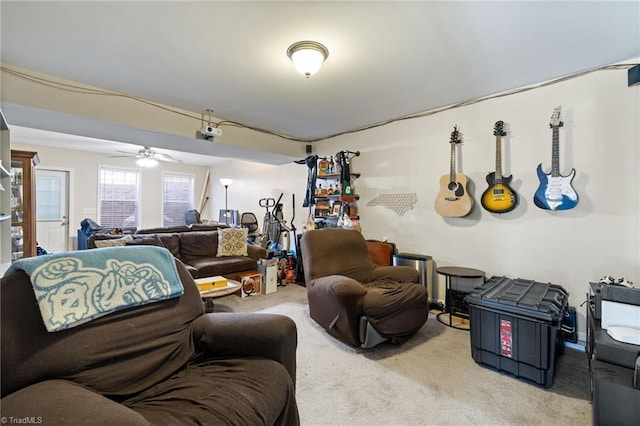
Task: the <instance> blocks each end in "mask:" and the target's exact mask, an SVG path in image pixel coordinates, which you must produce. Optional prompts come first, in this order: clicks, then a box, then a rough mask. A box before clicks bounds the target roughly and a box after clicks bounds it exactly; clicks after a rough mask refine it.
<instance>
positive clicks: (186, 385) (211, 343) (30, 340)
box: [0, 249, 299, 425]
mask: <svg viewBox="0 0 640 426" xmlns="http://www.w3.org/2000/svg"><path fill="white" fill-rule="evenodd" d="M98 250H108V249H98ZM96 251H97V250H96ZM175 262H176V266H177V269H178V276H179V278H180V280H181V281H182V283H183V287H184V294H183V295H182V296H180V297H177V298H173V299H169V300H165V301H159V302H155V303H150V304H147V305H144V306H138V307H133V308H128V309H125V310H121V311H118V312H115V313H111V314H108V315H106V316H103V317H101V318H97V319H93V320H91V321H90V322H87V323H85V324H82V325H79V326H77V327H75V328H70V329H67V330H62V331H55V332H48V331H47V330H46V329H45V326H44V324H43V319H42V317H41V315H40V311H39V307H38V303H37V302H36V299H35V296H34V291H33V289H32V286H31V283H30V279H29V276H28V275H27V274H26V273H25V272H24V271H22V270H19V271H17V272H15V273H12V274H10V275H8V276H6V277H4V278H2V281H1V284H0V289H1V292H2V297H1V309H2V310H1V322H0V327H1V330H0V331H1V339H2V342H1V343H2V347H1V352H2V353H1V355H2V383H1V385H2V395H1V396H2V400H1V401H0V403H1V405H2V416H3V419H4V418H8V419H12V418H15V419H22V418H25V417H28V418H29V419H32V420H33V422H38V423H43V424H51V425H54V424H55V425H67V424H68V425H78V424H91V425H115V424H117V425H150V424H154V425H187V424H265V425H267V424H279V425H295V424H299V418H298V411H297V406H296V401H295V377H296V345H297V334H296V326H295V323H294V322H293V321H292V320H291V319H289V318H288V317H285V316H280V315H270V314H234V313H214V314H204V313H203V304H202V300H201V298H200V295H199V293H198V290H197V287H196V285H195V283H194V281H193V279H192V277H191V275H190V274H189V272H187V270H186V268H185V267H184V265H183V264H182V263H181V262H180V261H179V260H175Z"/></svg>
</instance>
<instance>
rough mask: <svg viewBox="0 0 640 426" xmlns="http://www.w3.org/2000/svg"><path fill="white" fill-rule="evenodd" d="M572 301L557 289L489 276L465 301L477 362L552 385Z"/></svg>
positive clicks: (541, 383)
mask: <svg viewBox="0 0 640 426" xmlns="http://www.w3.org/2000/svg"><path fill="white" fill-rule="evenodd" d="M568 297H569V294H568V293H567V292H566V291H565V290H564V289H563V288H562V287H561V286H559V285H555V284H544V283H539V282H535V281H531V280H523V279H520V278H518V279H510V278H506V277H491V278H490V279H489V280H488V281H486V282H485V283H484V284H483V285H482V286H481V287H478V288H476V290H474V291H473V292H472V293H469V294H468V295H467V296H466V298H465V300H466V301H467V303H468V305H469V315H470V318H469V321H470V328H471V356H472V357H473V360H474V361H475V362H477V363H478V364H481V365H485V366H488V367H492V368H495V369H497V370H499V371H502V372H505V373H509V374H512V375H514V376H516V377H518V378H522V379H526V380H529V381H532V382H534V383H536V384H538V385H541V386H544V387H549V386H551V385H552V384H553V373H554V369H555V363H556V359H557V357H558V355H559V353H560V351H562V349H563V341H562V333H561V332H560V329H561V326H562V317H563V311H564V310H565V308H566V307H567V301H568Z"/></svg>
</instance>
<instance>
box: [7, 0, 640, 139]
mask: <svg viewBox="0 0 640 426" xmlns="http://www.w3.org/2000/svg"><path fill="white" fill-rule="evenodd" d="M0 7H1V10H0V11H1V35H2V46H1V47H2V50H1V60H2V63H3V64H7V65H15V66H19V67H23V68H27V69H30V70H34V71H39V72H43V73H46V74H50V75H53V76H58V77H62V78H65V79H69V80H72V81H77V82H80V83H85V84H89V85H92V86H97V87H100V88H103V89H107V90H112V91H116V92H120V93H124V94H127V95H132V96H137V97H141V98H144V99H147V100H150V101H154V102H158V103H161V104H165V105H170V106H173V107H177V108H182V109H185V110H188V111H193V112H194V113H196V114H198V115H199V114H200V113H202V112H204V111H205V110H206V109H208V108H211V109H213V110H214V115H215V116H216V117H220V118H222V119H225V120H233V121H237V122H240V123H243V124H245V125H249V126H253V127H258V128H261V129H265V130H268V131H272V132H277V133H281V134H285V135H288V136H292V137H294V138H300V139H314V138H323V137H327V136H331V135H334V134H338V133H341V132H345V131H349V130H352V129H355V128H360V127H363V126H367V125H371V124H374V123H377V122H381V121H386V120H389V119H393V118H398V117H401V116H405V115H408V114H413V113H417V112H422V111H427V110H431V109H434V108H438V107H442V106H445V105H450V104H454V103H457V102H460V101H464V100H468V99H472V98H475V97H479V96H484V95H489V94H493V93H497V92H501V91H504V90H508V89H513V88H517V87H522V86H525V85H528V84H532V83H537V82H541V81H545V80H549V79H553V78H557V77H561V76H565V75H568V74H572V73H576V72H579V71H584V70H588V69H592V68H595V67H598V66H601V65H606V64H611V63H616V62H621V61H627V60H630V59H634V58H638V57H639V56H640V2H638V1H626V2H611V1H571V2H556V1H548V2H547V1H534V2H524V1H507V2H503V1H491V2H479V1H471V2H460V1H418V2H403V1H389V2H379V1H376V2H363V1H353V2H338V1H318V2H312V1H296V2H291V1H290V2H267V1H254V2H248V1H228V2H220V1H200V2H168V1H141V2H97V1H91V2H56V1H45V2H30V1H29V2H24V1H20V2H12V1H7V0H3V1H2V2H1V4H0ZM300 40H315V41H318V42H321V43H323V44H324V45H325V46H326V47H327V48H328V49H329V52H330V53H329V58H328V59H327V61H326V62H325V64H324V65H323V67H322V69H321V70H320V72H319V73H318V74H316V75H315V76H312V77H311V78H310V79H305V78H304V77H302V76H301V75H299V74H297V73H296V71H295V70H294V68H293V66H292V64H291V62H290V61H289V59H288V58H287V56H286V50H287V47H289V45H291V44H292V43H294V42H296V41H300ZM194 131H195V128H194Z"/></svg>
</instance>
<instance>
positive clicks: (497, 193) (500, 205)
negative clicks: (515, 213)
mask: <svg viewBox="0 0 640 426" xmlns="http://www.w3.org/2000/svg"><path fill="white" fill-rule="evenodd" d="M493 134H494V135H495V137H496V171H495V172H491V173H489V174H488V175H487V183H488V184H489V187H488V188H487V189H486V190H485V191H484V192H483V193H482V198H481V200H480V203H481V204H482V207H484V209H485V210H487V211H489V212H491V213H506V212H510V211H511V210H513V209H515V208H516V205H518V195H517V194H516V192H515V191H514V190H513V189H511V187H510V186H509V183H511V178H512V177H511V176H510V175H509V176H503V175H502V136H506V135H507V133H506V132H505V131H504V122H503V121H496V124H495V126H494V127H493Z"/></svg>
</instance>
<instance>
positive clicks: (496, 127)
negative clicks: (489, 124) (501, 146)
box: [493, 120, 507, 136]
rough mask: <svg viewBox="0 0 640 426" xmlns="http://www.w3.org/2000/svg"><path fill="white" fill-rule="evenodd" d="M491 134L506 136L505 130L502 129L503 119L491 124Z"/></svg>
mask: <svg viewBox="0 0 640 426" xmlns="http://www.w3.org/2000/svg"><path fill="white" fill-rule="evenodd" d="M493 135H494V136H507V132H505V131H504V121H502V120H500V121H496V124H495V125H494V126H493Z"/></svg>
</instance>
